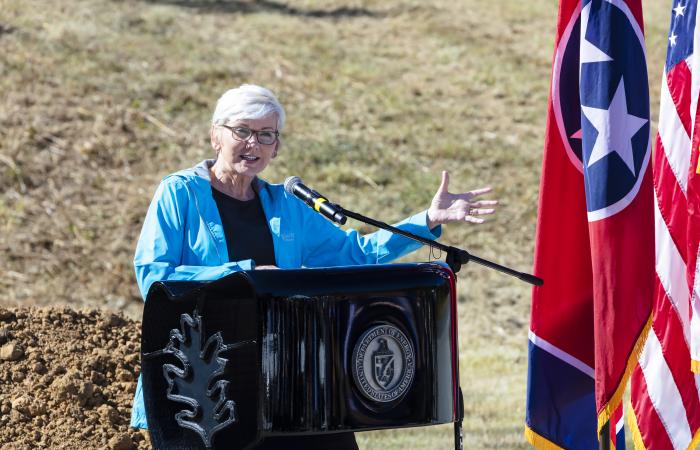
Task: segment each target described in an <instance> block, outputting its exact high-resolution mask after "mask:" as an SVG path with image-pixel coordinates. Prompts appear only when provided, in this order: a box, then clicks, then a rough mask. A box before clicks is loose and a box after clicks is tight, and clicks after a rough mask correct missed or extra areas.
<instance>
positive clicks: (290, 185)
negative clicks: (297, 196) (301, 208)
mask: <svg viewBox="0 0 700 450" xmlns="http://www.w3.org/2000/svg"><path fill="white" fill-rule="evenodd" d="M299 183H301V178H299V177H289V178H287V179H286V180H284V190H285V191H286V192H287V193H288V194H294V186H296V185H297V184H299Z"/></svg>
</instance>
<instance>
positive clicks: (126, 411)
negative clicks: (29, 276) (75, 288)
mask: <svg viewBox="0 0 700 450" xmlns="http://www.w3.org/2000/svg"><path fill="white" fill-rule="evenodd" d="M140 330H141V326H140V324H139V323H138V322H136V321H133V320H130V319H127V318H125V317H124V316H122V315H119V314H114V313H111V312H104V311H98V310H78V311H76V310H74V309H70V308H61V307H52V308H41V309H39V308H12V309H7V308H0V448H2V449H4V450H15V449H17V450H19V449H23V450H24V449H36V448H51V449H110V450H129V449H147V448H150V445H149V443H148V436H147V433H146V432H145V431H137V430H134V429H131V428H129V417H130V414H131V402H132V399H133V395H134V390H135V388H136V379H137V377H138V373H139V370H140V362H139V347H140V334H141V331H140Z"/></svg>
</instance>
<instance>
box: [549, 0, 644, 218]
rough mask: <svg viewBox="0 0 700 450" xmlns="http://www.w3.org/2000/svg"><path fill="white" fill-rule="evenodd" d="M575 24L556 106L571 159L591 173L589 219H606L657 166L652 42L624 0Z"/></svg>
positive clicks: (594, 5)
mask: <svg viewBox="0 0 700 450" xmlns="http://www.w3.org/2000/svg"><path fill="white" fill-rule="evenodd" d="M572 20H575V21H576V22H575V23H572V24H571V26H570V27H569V28H570V33H569V35H568V36H566V37H568V40H567V42H564V43H563V44H564V47H563V49H562V50H563V51H562V55H561V57H562V58H561V63H560V65H559V72H558V79H557V80H556V81H557V83H558V85H557V86H556V89H555V92H554V94H555V95H554V98H555V101H557V100H558V105H555V107H558V108H559V109H558V112H559V115H560V118H559V126H560V127H562V126H563V128H564V130H562V134H564V135H565V136H563V137H565V144H566V145H567V151H568V152H569V154H570V155H569V156H570V158H571V159H572V160H577V161H574V162H575V163H577V165H578V167H579V169H580V170H582V171H583V174H584V179H585V190H586V206H587V209H588V213H589V214H588V215H589V220H598V219H601V218H605V217H608V216H610V215H613V214H615V213H617V212H619V211H621V210H622V209H624V208H625V207H626V206H627V205H628V204H629V203H631V201H632V200H633V199H634V197H635V196H636V194H637V192H638V191H639V186H640V184H641V180H642V178H643V177H644V174H645V172H646V167H647V165H648V162H649V155H650V149H651V145H650V144H651V136H650V121H649V118H650V114H649V92H648V79H647V72H646V57H645V51H644V41H643V39H644V37H643V35H642V33H641V30H640V28H639V26H638V24H637V22H636V19H635V18H634V16H633V15H632V13H631V11H630V10H629V8H628V7H627V5H626V4H625V3H624V1H622V0H592V1H591V0H589V1H584V2H582V7H581V12H580V15H579V16H578V17H576V16H574V18H573V19H572ZM582 32H583V33H585V36H584V38H583V40H581V35H582ZM560 48H561V47H560ZM579 74H580V79H579ZM556 75H557V74H556V73H555V76H556Z"/></svg>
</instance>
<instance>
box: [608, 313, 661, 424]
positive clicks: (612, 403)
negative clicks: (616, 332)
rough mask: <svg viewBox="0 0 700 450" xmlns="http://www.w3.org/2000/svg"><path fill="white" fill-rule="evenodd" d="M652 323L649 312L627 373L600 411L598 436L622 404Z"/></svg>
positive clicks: (626, 368)
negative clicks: (628, 382)
mask: <svg viewBox="0 0 700 450" xmlns="http://www.w3.org/2000/svg"><path fill="white" fill-rule="evenodd" d="M651 323H652V316H651V314H649V318H648V319H647V323H646V324H645V325H644V328H642V332H641V333H639V337H637V342H635V344H634V347H632V352H631V353H630V356H629V359H628V360H627V367H625V373H624V374H623V375H622V379H621V380H620V383H619V384H618V385H617V389H615V392H614V393H613V395H612V397H610V400H608V403H607V404H606V405H605V406H603V409H601V411H600V412H599V413H598V436H600V430H601V429H602V428H603V426H604V425H605V423H606V422H608V421H609V420H610V416H611V415H612V412H613V411H614V410H615V408H617V407H618V406H619V405H620V402H621V401H622V396H623V395H624V393H625V388H626V387H627V381H628V380H629V378H630V375H632V371H633V370H634V366H636V365H637V362H638V361H639V355H640V354H641V353H642V350H643V349H644V343H645V342H646V340H647V335H648V334H649V330H650V329H651Z"/></svg>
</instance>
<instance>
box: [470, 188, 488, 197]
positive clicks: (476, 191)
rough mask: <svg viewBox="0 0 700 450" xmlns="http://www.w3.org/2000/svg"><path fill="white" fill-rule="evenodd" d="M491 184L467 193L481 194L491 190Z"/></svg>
mask: <svg viewBox="0 0 700 450" xmlns="http://www.w3.org/2000/svg"><path fill="white" fill-rule="evenodd" d="M491 191H492V189H491V186H488V187H483V188H480V189H474V190H473V191H469V192H467V194H470V195H471V196H472V197H474V196H477V195H482V194H486V193H489V192H491Z"/></svg>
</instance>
